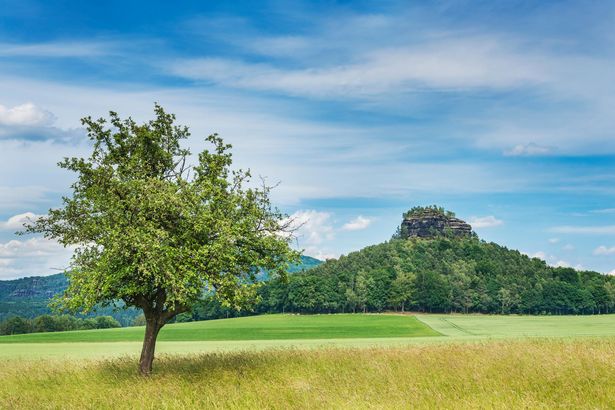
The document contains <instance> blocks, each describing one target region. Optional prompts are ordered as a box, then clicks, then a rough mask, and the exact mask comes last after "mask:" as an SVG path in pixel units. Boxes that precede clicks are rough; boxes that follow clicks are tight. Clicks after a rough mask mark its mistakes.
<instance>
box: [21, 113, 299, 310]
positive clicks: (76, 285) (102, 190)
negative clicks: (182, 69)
mask: <svg viewBox="0 0 615 410" xmlns="http://www.w3.org/2000/svg"><path fill="white" fill-rule="evenodd" d="M155 113H156V118H155V119H154V120H152V121H150V122H148V123H146V124H142V125H138V124H136V123H135V122H134V121H133V120H132V119H130V118H129V119H126V120H122V119H120V118H119V116H118V115H117V114H116V113H113V112H111V113H110V120H109V125H110V127H107V121H106V120H105V119H98V120H93V119H92V118H90V117H86V118H84V119H83V120H82V122H83V124H84V125H85V126H86V127H87V130H88V135H89V137H90V139H91V140H92V141H93V143H94V150H93V152H92V154H91V156H90V157H89V158H67V159H65V160H64V161H62V162H61V163H60V164H59V165H60V166H61V167H62V168H65V169H68V170H70V171H73V172H75V173H76V174H77V177H78V178H77V181H76V182H75V183H74V184H73V185H72V188H73V194H72V197H66V198H64V206H63V207H62V208H59V209H53V210H50V211H49V215H48V216H46V217H44V218H41V219H39V220H38V221H37V222H35V223H34V224H32V225H31V226H30V227H29V231H30V232H42V233H43V234H45V236H46V237H48V238H55V239H57V240H59V241H60V243H62V244H63V245H74V246H77V247H78V249H77V250H76V252H75V256H74V258H73V266H72V269H71V271H70V272H69V273H68V277H69V280H70V284H69V287H68V289H67V290H66V292H65V294H64V296H63V297H62V298H59V299H58V300H57V302H58V303H57V304H58V305H59V306H60V307H63V308H67V309H69V310H80V309H83V310H85V311H88V310H90V309H92V308H94V307H95V306H97V305H98V304H101V303H102V304H109V303H112V302H113V301H115V300H122V301H124V302H125V303H126V305H128V306H137V307H140V308H142V309H144V310H145V311H146V315H147V314H148V313H149V312H150V311H159V312H160V314H162V315H163V317H166V318H170V317H172V316H174V315H175V314H178V313H181V312H182V311H186V310H188V309H189V308H190V306H192V304H194V303H195V302H196V301H197V300H198V299H199V297H200V296H201V294H202V292H203V290H204V289H205V290H209V291H215V294H216V297H218V298H219V299H220V300H221V301H222V302H223V303H224V304H226V305H229V306H234V307H236V308H239V307H241V305H242V302H244V301H245V300H246V299H249V298H251V297H253V295H254V289H253V287H252V286H251V285H249V283H248V281H249V279H252V280H253V279H254V274H255V273H256V269H258V268H263V269H267V270H269V271H271V272H274V273H276V274H280V275H283V274H284V273H285V268H286V262H287V261H288V260H292V259H293V258H295V257H296V256H295V254H293V253H292V252H291V251H290V250H289V248H288V239H287V237H284V236H280V235H277V233H279V232H281V231H283V230H284V228H285V227H284V226H283V225H282V224H281V222H280V221H281V220H282V219H283V217H284V215H282V214H281V213H280V212H279V211H277V210H276V209H274V208H272V206H271V204H270V202H269V196H268V194H269V188H268V187H266V186H264V187H262V188H261V189H258V188H244V185H245V184H246V183H247V182H248V181H249V179H250V173H249V172H246V171H242V170H238V171H231V170H230V165H231V162H232V161H231V154H230V152H229V150H230V148H231V146H230V145H227V144H224V142H223V141H222V139H221V138H219V137H218V136H217V135H211V136H209V137H208V138H207V141H208V142H209V143H210V144H211V146H212V148H213V149H212V150H211V151H210V150H205V151H203V152H201V153H200V154H199V160H198V163H197V164H196V165H195V166H194V167H192V168H191V169H190V171H191V173H189V172H188V171H189V170H188V167H187V166H186V162H187V161H188V160H189V157H188V156H189V154H190V152H189V151H188V150H187V149H185V148H182V147H181V145H180V142H181V140H183V139H185V138H186V137H187V136H188V135H189V132H188V129H187V128H186V127H180V126H176V125H174V120H175V117H174V116H173V115H171V114H167V113H166V112H164V110H163V109H162V107H160V106H158V105H156V109H155Z"/></svg>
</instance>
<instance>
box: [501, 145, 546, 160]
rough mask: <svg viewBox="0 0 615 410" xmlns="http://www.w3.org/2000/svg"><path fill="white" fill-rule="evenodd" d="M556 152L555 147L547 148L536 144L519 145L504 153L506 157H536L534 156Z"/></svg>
mask: <svg viewBox="0 0 615 410" xmlns="http://www.w3.org/2000/svg"><path fill="white" fill-rule="evenodd" d="M554 150H555V148H554V147H546V146H542V145H537V144H534V143H529V144H518V145H515V146H514V147H513V148H511V149H509V150H506V151H504V155H507V156H510V157H518V156H528V157H529V156H534V155H546V154H550V153H552V152H553V151H554Z"/></svg>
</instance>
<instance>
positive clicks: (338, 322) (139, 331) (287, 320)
mask: <svg viewBox="0 0 615 410" xmlns="http://www.w3.org/2000/svg"><path fill="white" fill-rule="evenodd" d="M438 335H439V333H438V332H436V331H434V330H433V329H431V328H430V327H429V326H427V325H425V324H424V323H423V322H421V321H419V320H417V319H416V317H414V316H408V315H370V314H365V315H362V314H357V315H352V314H339V315H262V316H251V317H241V318H234V319H220V320H208V321H202V322H189V323H174V324H169V325H167V326H165V327H164V328H162V330H161V331H160V334H159V336H158V340H159V341H221V340H288V339H342V338H366V337H374V338H381V337H384V338H386V337H419V336H438ZM142 339H143V327H126V328H116V329H95V330H80V331H72V332H55V333H30V334H24V335H12V336H3V337H0V343H58V342H64V343H74V342H130V341H141V340H142Z"/></svg>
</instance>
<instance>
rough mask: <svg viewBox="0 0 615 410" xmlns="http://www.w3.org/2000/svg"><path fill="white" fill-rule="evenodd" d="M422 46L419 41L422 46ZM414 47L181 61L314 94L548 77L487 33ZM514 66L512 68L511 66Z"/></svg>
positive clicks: (199, 73)
mask: <svg viewBox="0 0 615 410" xmlns="http://www.w3.org/2000/svg"><path fill="white" fill-rule="evenodd" d="M419 44H420V45H419ZM419 44H416V45H414V46H405V47H401V46H400V47H389V48H385V47H377V48H374V49H372V50H368V51H365V52H363V53H362V54H359V55H355V56H354V58H353V60H354V61H351V62H349V63H346V64H338V65H330V66H321V65H306V66H304V67H303V68H298V69H296V68H292V69H291V68H284V67H280V66H273V65H268V64H263V63H247V62H245V61H241V60H228V59H222V58H196V59H184V60H179V61H176V62H174V63H172V64H171V66H170V71H171V72H172V73H173V74H176V75H178V76H181V77H185V78H190V79H194V80H206V81H214V82H216V83H219V84H222V85H226V86H231V87H236V88H247V89H256V90H271V91H278V92H283V93H288V94H293V95H304V96H311V97H331V96H338V97H339V96H354V97H359V96H368V95H374V94H381V93H385V92H400V91H403V90H406V91H412V90H420V89H424V88H439V89H451V88H453V89H455V88H461V89H465V88H495V89H506V88H512V87H518V86H523V85H530V84H536V83H542V82H545V81H547V79H548V76H547V73H546V67H545V66H544V64H543V63H542V61H540V59H537V58H534V57H533V56H531V55H528V54H525V55H522V54H521V53H517V52H515V51H513V50H511V49H510V47H509V45H508V44H506V42H504V41H502V40H498V39H494V38H487V37H470V38H468V37H466V38H452V37H451V38H448V39H445V40H441V39H439V40H433V39H432V40H427V39H426V40H425V41H424V42H423V43H419ZM513 66H514V67H515V70H510V67H513Z"/></svg>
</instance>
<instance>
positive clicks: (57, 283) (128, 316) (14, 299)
mask: <svg viewBox="0 0 615 410" xmlns="http://www.w3.org/2000/svg"><path fill="white" fill-rule="evenodd" d="M321 263H322V261H320V260H318V259H315V258H312V257H309V256H302V257H301V263H299V264H297V265H292V266H290V268H289V272H290V273H295V272H300V271H303V270H307V269H310V268H313V267H315V266H318V265H319V264H321ZM264 276H266V275H264ZM265 279H266V277H265ZM67 286H68V280H67V278H66V276H65V275H64V274H63V273H58V274H55V275H50V276H32V277H27V278H21V279H15V280H0V321H2V320H4V319H6V318H7V317H10V316H21V317H25V318H32V317H35V316H39V315H43V314H47V313H49V312H50V310H49V307H48V306H47V304H48V303H49V299H51V298H52V297H53V296H54V295H57V294H59V293H61V292H64V290H65V289H66V287H67ZM139 313H140V312H139V311H137V310H136V309H130V310H120V311H113V309H111V308H105V309H101V310H99V311H98V312H97V313H96V314H99V315H110V316H113V317H114V318H115V319H117V320H118V321H120V323H122V325H128V324H130V323H132V320H133V319H134V318H135V317H136V316H137V315H138V314H139Z"/></svg>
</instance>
